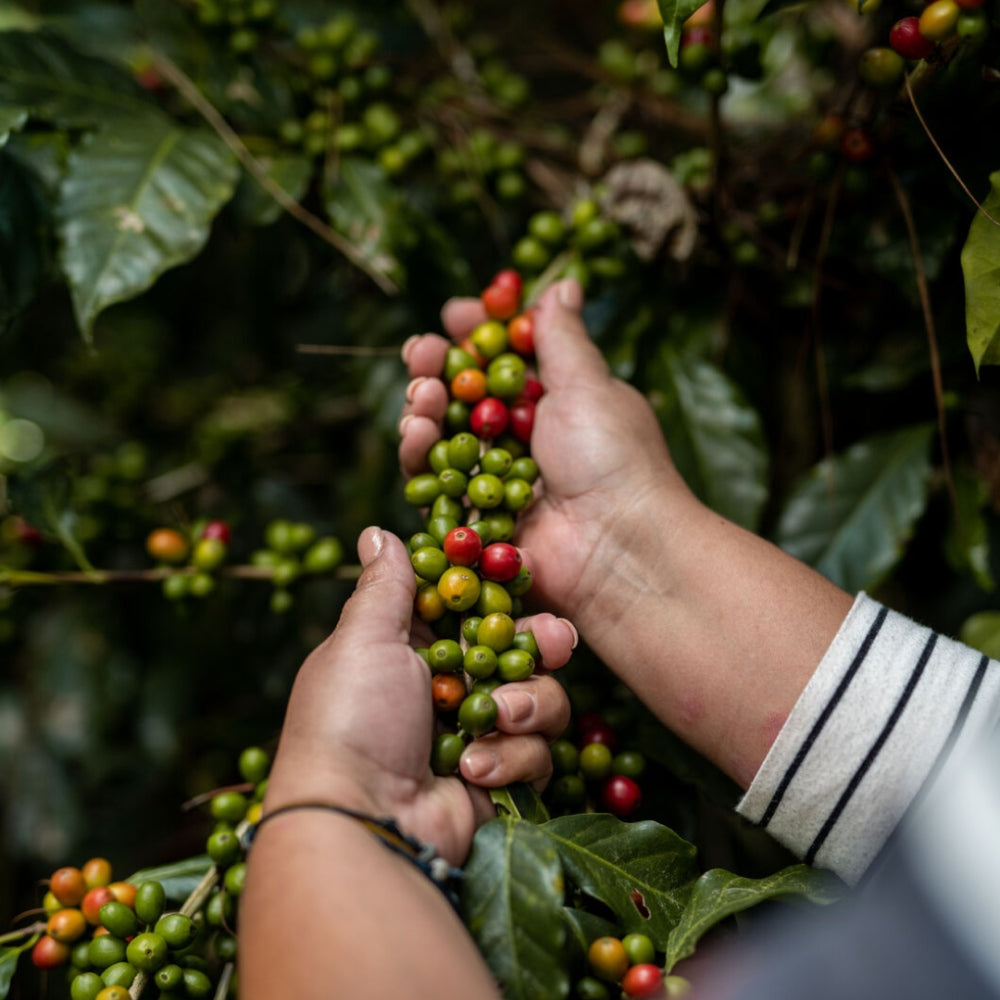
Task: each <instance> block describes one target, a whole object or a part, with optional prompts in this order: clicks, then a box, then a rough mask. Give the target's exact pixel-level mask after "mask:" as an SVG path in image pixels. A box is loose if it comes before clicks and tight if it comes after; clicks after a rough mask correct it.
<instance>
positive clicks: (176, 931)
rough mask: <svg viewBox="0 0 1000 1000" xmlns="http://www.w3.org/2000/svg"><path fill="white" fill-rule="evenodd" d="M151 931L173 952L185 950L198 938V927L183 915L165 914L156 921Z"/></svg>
mask: <svg viewBox="0 0 1000 1000" xmlns="http://www.w3.org/2000/svg"><path fill="white" fill-rule="evenodd" d="M153 930H154V931H155V932H156V933H157V934H159V935H160V937H162V938H163V940H164V941H166V942H167V947H168V948H172V949H173V950H174V951H181V950H182V949H184V948H186V947H187V946H188V945H189V944H191V942H192V941H194V939H195V938H196V937H197V936H198V925H197V924H196V923H195V922H194V921H193V920H192V919H191V918H190V917H189V916H186V915H185V914H183V913H165V914H164V915H163V916H162V917H160V919H159V920H157V921H156V926H155V927H154V928H153Z"/></svg>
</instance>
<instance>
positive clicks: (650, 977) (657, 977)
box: [622, 962, 663, 998]
mask: <svg viewBox="0 0 1000 1000" xmlns="http://www.w3.org/2000/svg"><path fill="white" fill-rule="evenodd" d="M662 986H663V970H662V969H661V968H660V967H659V966H658V965H653V963H652V962H641V963H640V964H639V965H633V966H632V967H631V968H630V969H629V970H628V972H626V973H625V975H624V976H623V977H622V990H623V991H624V993H625V996H627V997H637V998H638V997H654V996H656V995H657V994H658V993H659V992H660V989H661V987H662Z"/></svg>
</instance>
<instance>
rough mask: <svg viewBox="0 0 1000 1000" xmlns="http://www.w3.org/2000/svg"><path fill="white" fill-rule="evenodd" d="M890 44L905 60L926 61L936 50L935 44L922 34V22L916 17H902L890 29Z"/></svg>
mask: <svg viewBox="0 0 1000 1000" xmlns="http://www.w3.org/2000/svg"><path fill="white" fill-rule="evenodd" d="M889 44H890V45H891V46H892V48H893V49H894V50H895V51H896V52H898V53H899V54H900V55H901V56H902V57H903V58H904V59H926V58H927V57H928V56H929V55H930V54H931V53H932V52H933V51H934V48H935V43H934V42H932V41H931V40H930V39H929V38H924V36H923V35H921V34H920V20H919V18H916V17H912V16H911V17H901V18H900V19H899V20H898V21H897V22H896V23H895V24H894V25H893V26H892V28H890V29H889Z"/></svg>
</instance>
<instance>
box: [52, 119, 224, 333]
mask: <svg viewBox="0 0 1000 1000" xmlns="http://www.w3.org/2000/svg"><path fill="white" fill-rule="evenodd" d="M237 178H238V167H237V163H236V159H235V157H234V156H233V154H232V153H231V152H230V151H229V149H227V147H226V146H225V145H224V144H223V143H222V142H221V140H219V139H217V138H216V137H215V136H214V135H212V134H210V133H207V132H193V131H186V130H183V129H181V128H179V127H177V126H175V125H173V124H169V123H166V122H160V121H159V120H156V119H147V120H146V121H142V122H140V121H131V122H122V123H120V125H119V127H116V128H115V129H114V130H113V131H112V130H109V131H106V132H99V133H96V134H93V135H91V136H90V137H89V138H88V139H87V140H86V141H84V142H83V143H82V144H81V147H80V148H79V149H78V150H76V151H75V152H74V154H73V155H72V156H71V158H70V164H69V170H68V173H67V175H66V179H65V180H64V182H63V186H62V190H61V194H60V202H59V235H60V240H61V262H62V266H63V270H64V272H65V274H66V277H67V280H68V281H69V284H70V290H71V292H72V296H73V305H74V308H75V311H76V316H77V322H78V323H79V326H80V329H81V331H82V332H83V334H84V336H85V337H86V338H87V339H88V340H89V339H90V336H91V331H92V329H93V324H94V320H95V318H96V317H97V316H98V314H99V313H100V312H101V311H102V310H103V309H105V308H107V307H108V306H110V305H112V304H113V303H115V302H122V301H124V300H126V299H130V298H133V297H134V296H136V295H138V294H139V293H140V292H143V291H145V290H146V289H147V288H149V287H150V285H152V284H153V283H154V282H155V281H156V279H157V278H158V277H159V276H160V275H161V274H163V272H164V271H166V270H168V269H169V268H171V267H176V266H177V265H178V264H182V263H184V262H185V261H188V260H190V259H191V258H192V257H194V256H195V255H196V254H197V253H198V252H199V250H201V248H202V247H203V246H204V244H205V241H206V240H207V239H208V235H209V230H210V226H211V222H212V219H213V218H214V217H215V215H216V213H217V212H218V211H219V209H220V208H222V206H223V205H225V204H226V202H227V201H228V200H229V199H230V197H232V194H233V190H234V189H235V185H236V181H237Z"/></svg>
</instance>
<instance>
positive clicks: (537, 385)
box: [521, 375, 545, 403]
mask: <svg viewBox="0 0 1000 1000" xmlns="http://www.w3.org/2000/svg"><path fill="white" fill-rule="evenodd" d="M521 395H522V396H523V397H524V398H525V399H530V400H531V401H532V402H533V403H537V402H538V401H539V400H540V399H541V398H542V396H544V395H545V387H544V386H543V385H542V383H541V382H539V381H538V379H537V378H532V376H531V375H529V376H528V377H527V378H526V379H525V380H524V391H523V392H522V393H521Z"/></svg>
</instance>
